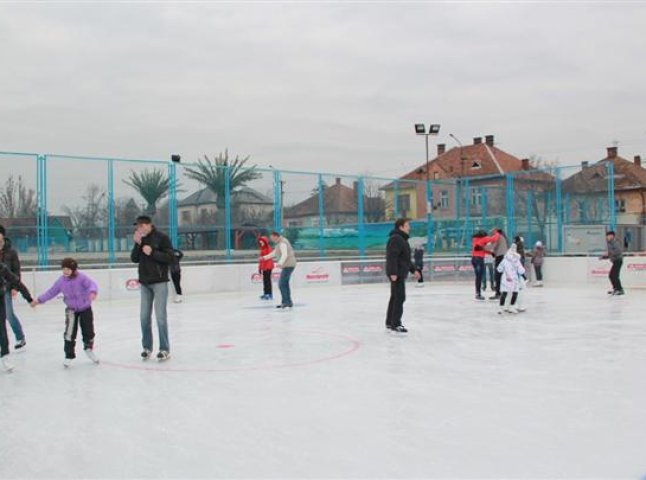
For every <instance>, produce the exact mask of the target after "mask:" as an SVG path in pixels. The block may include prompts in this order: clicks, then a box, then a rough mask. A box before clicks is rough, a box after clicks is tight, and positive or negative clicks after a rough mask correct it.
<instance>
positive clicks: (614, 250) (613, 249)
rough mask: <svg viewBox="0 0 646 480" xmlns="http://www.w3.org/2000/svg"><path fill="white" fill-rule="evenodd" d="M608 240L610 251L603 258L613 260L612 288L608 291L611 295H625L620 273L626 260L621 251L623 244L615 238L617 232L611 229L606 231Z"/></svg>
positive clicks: (610, 277)
mask: <svg viewBox="0 0 646 480" xmlns="http://www.w3.org/2000/svg"><path fill="white" fill-rule="evenodd" d="M606 242H607V244H608V253H607V254H606V255H603V256H602V257H601V258H602V259H608V260H610V261H611V262H612V267H611V268H610V274H609V275H608V278H609V279H610V283H611V284H612V290H610V291H609V292H608V294H609V295H624V293H625V292H624V289H623V287H622V286H621V280H620V278H619V274H620V273H621V265H622V264H623V262H624V254H623V252H622V251H621V246H620V245H619V242H618V241H617V239H616V238H615V232H613V231H612V230H610V231H609V232H607V233H606Z"/></svg>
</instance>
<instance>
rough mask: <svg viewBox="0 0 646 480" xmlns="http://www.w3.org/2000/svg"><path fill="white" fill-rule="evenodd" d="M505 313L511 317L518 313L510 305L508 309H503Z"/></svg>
mask: <svg viewBox="0 0 646 480" xmlns="http://www.w3.org/2000/svg"><path fill="white" fill-rule="evenodd" d="M505 311H506V312H507V313H511V314H512V315H515V314H517V313H518V309H517V308H516V307H515V306H514V305H512V306H510V307H507V308H506V309H505Z"/></svg>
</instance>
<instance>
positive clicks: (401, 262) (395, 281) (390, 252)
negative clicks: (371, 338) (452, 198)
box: [386, 218, 420, 333]
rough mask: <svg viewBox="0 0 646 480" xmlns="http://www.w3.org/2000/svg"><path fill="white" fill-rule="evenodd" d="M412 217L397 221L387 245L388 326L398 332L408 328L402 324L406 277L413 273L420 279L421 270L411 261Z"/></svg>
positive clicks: (404, 331) (403, 331)
mask: <svg viewBox="0 0 646 480" xmlns="http://www.w3.org/2000/svg"><path fill="white" fill-rule="evenodd" d="M409 233H410V219H408V218H400V219H398V220H397V221H396V222H395V228H394V230H393V231H392V232H390V238H389V239H388V245H387V246H386V275H388V279H389V280H390V302H389V303H388V311H387V313H386V328H387V329H389V330H392V331H394V332H397V333H406V332H408V330H407V329H406V328H405V327H404V326H403V325H402V323H401V319H402V316H403V314H404V302H405V301H406V278H407V277H408V274H409V273H413V274H414V275H415V278H417V279H419V275H420V274H419V272H418V271H417V270H416V269H415V266H414V265H413V263H412V262H411V254H410V245H409V244H408V238H409Z"/></svg>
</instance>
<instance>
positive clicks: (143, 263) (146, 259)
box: [130, 215, 174, 361]
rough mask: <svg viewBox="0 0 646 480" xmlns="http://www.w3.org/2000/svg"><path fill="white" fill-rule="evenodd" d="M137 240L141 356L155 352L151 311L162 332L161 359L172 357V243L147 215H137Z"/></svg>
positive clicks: (133, 257) (134, 254)
mask: <svg viewBox="0 0 646 480" xmlns="http://www.w3.org/2000/svg"><path fill="white" fill-rule="evenodd" d="M135 225H136V226H137V228H136V230H135V233H134V234H133V239H134V241H135V244H134V246H133V247H132V252H131V253H130V259H131V260H132V261H133V262H134V263H137V264H139V268H138V270H139V284H140V288H141V308H140V311H141V344H142V346H143V351H142V352H141V358H142V359H143V360H148V359H149V358H150V356H151V355H152V351H153V331H152V311H153V305H154V307H155V318H156V319H157V329H158V331H159V353H158V354H157V359H158V360H159V361H164V360H168V359H169V358H170V341H169V337H168V317H167V314H166V304H167V302H168V267H169V266H170V265H171V264H172V263H173V259H174V255H173V245H172V244H171V242H170V239H169V238H168V236H166V234H164V233H162V232H160V231H159V230H157V228H155V226H154V225H153V223H152V219H151V218H150V217H149V216H147V215H141V216H139V217H137V220H136V222H135Z"/></svg>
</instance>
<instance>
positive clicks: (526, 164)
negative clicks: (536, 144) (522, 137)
mask: <svg viewBox="0 0 646 480" xmlns="http://www.w3.org/2000/svg"><path fill="white" fill-rule="evenodd" d="M521 163H522V166H523V170H529V168H530V167H529V158H523V159H522V160H521Z"/></svg>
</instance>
